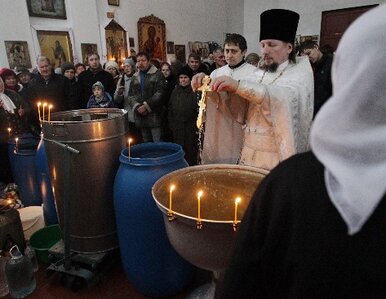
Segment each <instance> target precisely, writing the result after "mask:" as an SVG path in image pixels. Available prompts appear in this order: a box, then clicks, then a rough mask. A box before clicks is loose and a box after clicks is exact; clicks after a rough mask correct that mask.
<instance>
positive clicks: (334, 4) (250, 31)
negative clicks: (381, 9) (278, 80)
mask: <svg viewBox="0 0 386 299" xmlns="http://www.w3.org/2000/svg"><path fill="white" fill-rule="evenodd" d="M385 2H386V1H385V0H378V1H377V0H375V1H374V0H340V1H336V0H323V1H309V0H298V1H288V0H287V1H286V0H275V1H264V0H257V1H256V0H244V29H243V31H244V36H245V38H246V39H247V41H248V48H249V51H250V52H257V53H259V54H260V49H259V45H258V41H259V32H260V14H261V13H262V12H263V11H265V10H267V9H272V8H283V9H291V10H294V11H296V12H298V13H299V14H300V20H299V27H298V32H297V34H300V35H320V25H321V21H322V11H328V10H335V9H341V8H348V7H357V6H366V5H372V4H377V3H385Z"/></svg>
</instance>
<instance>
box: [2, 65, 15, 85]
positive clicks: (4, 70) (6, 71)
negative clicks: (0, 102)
mask: <svg viewBox="0 0 386 299" xmlns="http://www.w3.org/2000/svg"><path fill="white" fill-rule="evenodd" d="M8 76H14V77H15V78H16V74H15V72H14V71H13V70H11V69H9V68H6V67H3V68H1V69H0V77H1V78H2V79H3V81H4V82H5V77H8Z"/></svg>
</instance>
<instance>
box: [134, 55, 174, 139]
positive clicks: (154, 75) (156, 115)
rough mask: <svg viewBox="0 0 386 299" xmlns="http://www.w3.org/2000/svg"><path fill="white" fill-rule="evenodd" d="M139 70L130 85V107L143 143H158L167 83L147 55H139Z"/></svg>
mask: <svg viewBox="0 0 386 299" xmlns="http://www.w3.org/2000/svg"><path fill="white" fill-rule="evenodd" d="M137 68H138V70H137V71H136V72H135V74H134V75H133V79H132V81H131V84H130V89H129V95H128V96H129V97H128V99H129V105H130V107H131V108H132V109H133V111H134V120H135V125H136V126H137V128H140V129H141V132H142V137H143V141H144V142H158V141H161V139H162V119H163V112H164V106H163V103H164V101H163V100H164V96H165V95H164V94H165V88H166V81H165V78H164V76H163V75H162V73H161V72H160V71H159V70H158V69H157V68H156V67H155V66H154V65H152V64H151V63H150V60H149V55H148V54H147V53H144V52H139V53H138V54H137Z"/></svg>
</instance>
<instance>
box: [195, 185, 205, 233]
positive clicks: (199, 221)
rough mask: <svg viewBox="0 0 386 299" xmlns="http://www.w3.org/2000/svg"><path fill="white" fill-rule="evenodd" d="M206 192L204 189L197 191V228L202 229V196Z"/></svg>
mask: <svg viewBox="0 0 386 299" xmlns="http://www.w3.org/2000/svg"><path fill="white" fill-rule="evenodd" d="M203 193H204V192H202V190H200V191H198V193H197V203H198V207H197V229H202V223H201V196H202V194H203Z"/></svg>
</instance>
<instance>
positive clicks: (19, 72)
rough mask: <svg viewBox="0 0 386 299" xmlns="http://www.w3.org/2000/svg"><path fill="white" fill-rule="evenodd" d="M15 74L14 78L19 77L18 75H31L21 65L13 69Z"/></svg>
mask: <svg viewBox="0 0 386 299" xmlns="http://www.w3.org/2000/svg"><path fill="white" fill-rule="evenodd" d="M15 73H16V76H19V75H20V74H28V75H31V72H30V71H29V69H28V68H26V67H25V66H22V65H18V66H16V67H15Z"/></svg>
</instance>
